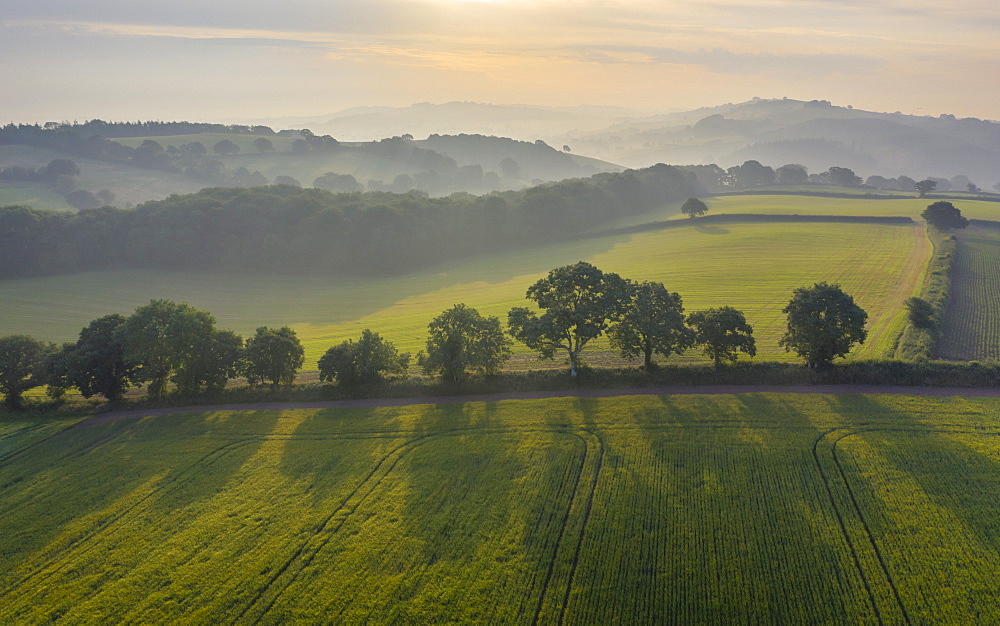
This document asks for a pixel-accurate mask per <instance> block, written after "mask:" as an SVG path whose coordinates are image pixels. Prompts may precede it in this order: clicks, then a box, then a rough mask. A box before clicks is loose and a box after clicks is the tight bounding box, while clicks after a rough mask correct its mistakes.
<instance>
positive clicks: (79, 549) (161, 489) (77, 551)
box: [0, 439, 254, 598]
mask: <svg viewBox="0 0 1000 626" xmlns="http://www.w3.org/2000/svg"><path fill="white" fill-rule="evenodd" d="M253 442H254V440H252V439H243V440H238V441H234V442H230V443H228V444H225V445H222V446H220V447H218V448H215V449H214V450H212V451H211V452H208V453H206V454H205V455H204V456H202V457H201V458H200V459H198V460H197V461H195V462H194V463H192V464H191V465H189V466H188V467H186V468H185V469H184V470H183V471H182V472H180V473H179V474H178V475H177V476H175V477H174V478H172V479H170V480H169V481H167V482H166V483H163V484H160V485H157V487H156V488H154V489H153V490H152V491H150V492H149V493H147V494H146V495H144V496H142V497H141V498H140V499H139V500H137V501H136V502H134V503H132V504H131V505H129V506H127V507H126V508H125V509H124V510H122V511H120V512H119V513H118V514H116V515H114V516H112V517H111V518H110V519H107V520H104V521H101V522H100V523H99V524H98V525H96V526H94V527H93V528H92V529H91V530H90V531H89V532H87V533H84V535H83V536H82V537H80V538H79V539H77V540H76V541H74V542H73V544H72V551H71V552H70V553H68V554H65V555H63V557H64V560H63V562H62V563H61V564H59V565H58V566H56V567H55V568H54V569H51V570H48V568H49V567H50V566H52V565H53V563H58V557H57V558H56V559H53V558H50V559H48V560H46V561H45V562H44V563H41V564H39V565H36V566H34V568H33V570H32V571H31V572H30V573H28V574H25V575H24V576H22V577H21V578H20V579H19V580H18V581H17V582H15V583H13V584H12V585H11V586H10V587H9V588H8V589H6V590H3V591H0V598H3V597H7V596H8V595H10V594H11V593H12V592H13V591H14V590H16V589H17V588H19V587H21V586H22V585H24V584H25V583H27V582H29V581H35V579H36V578H37V577H38V576H43V577H42V578H41V581H40V582H45V581H47V580H50V579H51V578H52V577H53V576H55V575H56V574H58V573H59V572H61V571H62V570H63V569H65V568H66V567H67V566H69V565H70V564H71V560H69V559H70V557H72V559H73V560H76V559H78V557H80V556H85V555H87V554H89V553H90V552H91V551H92V550H94V549H95V548H96V546H95V545H92V544H93V543H94V541H95V540H96V539H98V538H100V537H103V536H105V535H106V534H107V533H109V532H111V531H112V530H113V529H114V527H115V526H116V525H117V524H118V523H119V522H121V521H122V520H124V519H125V518H126V517H127V516H128V515H129V514H131V513H133V512H134V511H136V510H137V509H138V508H139V507H140V506H142V505H143V504H145V503H146V502H148V501H150V500H151V499H152V498H154V497H157V496H161V495H168V494H170V493H173V492H174V491H175V490H176V489H179V488H181V487H183V486H184V484H186V483H187V482H189V481H190V479H192V478H194V477H195V476H196V475H197V473H198V472H200V471H202V470H203V469H204V467H203V466H202V464H203V463H206V462H208V466H211V465H212V464H214V463H215V462H217V461H218V460H220V459H222V458H225V456H227V455H228V454H229V453H231V452H233V451H235V450H236V449H238V448H239V447H242V446H245V445H249V444H251V443H253ZM105 443H106V442H105ZM213 455H217V456H215V458H211V457H213ZM181 481H183V482H181ZM98 545H99V544H98ZM46 570H48V571H46ZM43 574H44V575H43ZM35 584H37V581H36V582H35Z"/></svg>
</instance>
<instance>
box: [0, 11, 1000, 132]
mask: <svg viewBox="0 0 1000 626" xmlns="http://www.w3.org/2000/svg"><path fill="white" fill-rule="evenodd" d="M998 33H1000V2H997V0H955V2H952V3H947V2H941V1H940V0H935V1H933V2H932V1H929V0H698V1H697V2H695V1H690V2H688V1H670V0H667V1H662V0H658V1H647V0H634V1H615V0H322V1H321V0H285V1H283V2H274V1H273V0H272V1H268V2H261V1H258V0H240V1H238V2H237V1H234V0H173V1H172V2H163V1H162V0H157V1H155V2H154V1H151V0H89V1H79V0H4V3H3V8H2V10H0V85H2V86H3V91H2V93H3V100H2V102H3V105H2V108H0V122H6V121H9V120H13V121H17V122H34V121H48V120H64V119H68V120H72V119H79V120H81V121H82V120H84V119H90V118H94V117H100V118H102V119H105V120H122V119H130V120H135V119H190V120H211V121H228V120H234V119H248V118H253V117H260V118H265V117H276V116H284V115H312V114H322V113H330V112H334V111H336V110H339V109H343V108H347V107H351V106H359V105H394V106H403V105H408V104H412V103H415V102H448V101H454V100H467V101H476V102H492V103H496V104H514V103H527V104H543V105H567V104H601V105H620V106H625V107H631V108H639V109H643V110H650V111H656V110H674V109H687V108H695V107H699V106H711V105H715V104H722V103H724V102H738V101H743V100H748V99H750V98H751V97H754V96H759V97H762V98H780V97H783V96H787V97H790V98H796V99H814V98H815V99H827V100H831V101H833V102H834V104H838V105H848V104H851V105H853V106H855V107H856V108H863V109H871V110H878V111H897V110H899V111H903V112H905V113H916V114H922V115H938V114H940V113H952V114H955V115H958V116H960V117H964V116H975V117H982V118H989V119H1000V81H998V80H997V77H998V75H1000V71H998V70H1000V37H998V36H997V35H998Z"/></svg>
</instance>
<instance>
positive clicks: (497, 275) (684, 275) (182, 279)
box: [0, 223, 930, 370]
mask: <svg viewBox="0 0 1000 626" xmlns="http://www.w3.org/2000/svg"><path fill="white" fill-rule="evenodd" d="M929 254H930V246H929V244H928V242H927V239H926V237H925V236H924V234H923V227H922V226H918V225H912V226H910V225H882V224H832V223H830V224H827V223H821V224H816V223H814V224H794V223H788V224H784V223H770V224H715V225H712V226H709V227H694V226H691V227H682V228H671V229H665V230H662V231H658V232H646V233H640V234H636V235H628V236H626V235H621V236H613V237H603V238H593V239H581V240H577V241H570V242H561V243H555V244H552V245H548V246H542V247H536V248H530V249H523V250H514V251H510V252H507V253H504V254H498V255H492V256H484V257H479V258H474V259H464V260H461V261H455V262H451V263H448V264H445V265H441V266H437V267H430V268H427V269H425V270H420V271H416V272H413V273H409V274H401V275H398V276H392V277H383V278H366V279H360V278H359V279H346V278H338V277H331V276H323V275H300V276H268V275H261V274H231V273H228V274H222V273H195V272H162V271H139V270H129V271H107V272H93V273H85V274H77V275H71V276H54V277H39V278H30V279H17V280H8V281H3V282H0V300H2V301H3V302H4V308H3V310H0V327H2V328H3V329H4V331H5V332H6V333H25V334H29V335H32V336H35V337H37V338H39V339H44V340H48V341H69V340H72V339H74V338H75V337H76V335H77V333H79V330H80V328H82V327H83V326H84V325H86V324H87V323H88V322H89V321H90V320H92V319H95V318H97V317H100V316H102V315H105V314H107V313H112V312H117V313H122V314H128V313H130V312H131V311H132V310H134V309H135V308H136V307H137V306H139V305H142V304H145V303H146V302H148V301H149V300H150V299H152V298H167V299H171V300H175V301H178V302H181V301H186V302H188V303H189V304H191V305H192V306H195V307H197V308H201V309H206V310H208V311H210V312H212V313H213V314H214V315H215V316H216V317H217V319H218V325H219V326H220V327H222V328H229V329H232V330H235V331H237V332H239V333H241V334H244V335H249V334H252V333H253V330H254V329H255V328H256V327H257V326H260V325H267V326H282V325H286V324H287V325H290V326H292V327H293V328H295V329H296V331H297V333H298V334H299V337H300V339H302V341H303V343H304V344H305V347H306V367H305V369H306V370H312V369H315V367H316V360H317V359H318V358H319V357H320V356H321V355H322V354H323V352H325V351H326V349H327V348H329V347H330V346H332V345H335V344H336V343H339V342H341V341H343V340H344V339H347V338H349V337H353V338H356V337H357V336H358V335H360V333H361V330H362V329H364V328H372V329H373V330H376V331H378V332H379V333H381V334H382V335H383V336H384V337H386V338H387V339H389V340H390V341H393V342H395V343H396V345H397V347H399V348H400V349H402V350H405V351H411V352H416V351H418V350H420V349H421V348H422V347H423V344H424V341H425V339H426V329H427V324H428V323H429V322H430V320H431V319H432V318H433V317H434V316H436V315H437V314H439V313H440V312H441V311H443V310H444V309H446V308H448V307H450V306H452V305H453V304H456V303H459V302H464V303H466V304H468V305H469V306H472V307H475V308H477V309H479V310H480V312H482V313H484V314H489V315H497V316H499V317H500V318H501V319H502V320H503V321H504V322H505V321H506V313H507V311H508V310H509V309H510V308H511V307H513V306H520V305H527V304H529V303H528V302H527V301H526V300H525V299H524V293H525V291H526V290H527V288H528V287H529V286H530V285H531V284H532V283H534V282H535V281H536V280H538V279H539V278H541V277H543V276H544V275H545V274H546V273H547V272H548V271H549V270H550V269H552V268H554V267H558V266H560V265H567V264H571V263H575V262H577V261H580V260H586V261H589V262H591V263H594V264H595V265H597V267H599V268H601V269H602V270H605V271H610V272H616V273H619V274H620V275H622V276H624V277H627V278H631V279H634V280H656V281H661V282H663V283H664V284H665V285H666V286H667V288H668V289H670V290H671V291H676V292H678V293H680V294H681V296H682V297H683V299H684V305H685V309H686V310H687V311H689V312H690V311H694V310H698V309H704V308H708V307H714V306H723V305H730V306H734V307H737V308H739V309H742V310H743V311H744V312H745V313H746V315H747V319H748V321H749V322H750V323H751V324H752V325H753V327H754V335H755V337H756V340H757V346H758V358H760V359H769V360H784V361H788V360H793V359H794V357H793V355H789V354H788V353H786V352H785V351H784V350H783V349H782V348H780V347H779V346H778V345H777V341H778V338H779V337H780V335H781V333H782V332H784V314H782V313H781V309H782V308H783V307H784V306H785V304H787V302H788V298H789V297H790V295H791V292H792V290H793V289H795V288H796V287H801V286H808V285H812V284H813V283H814V282H819V281H828V282H832V283H840V284H841V285H842V287H843V288H844V289H845V290H846V291H847V292H848V293H850V294H852V295H853V296H854V297H855V299H856V300H857V301H858V303H859V304H860V305H861V306H862V307H863V308H864V309H866V310H867V311H868V313H869V316H870V317H869V328H870V331H869V333H870V335H869V339H868V342H867V343H866V344H865V345H864V346H861V347H860V348H859V349H857V350H856V351H855V353H854V354H853V355H852V356H853V357H856V358H858V357H859V358H866V357H869V358H870V357H878V356H881V355H883V354H885V353H886V352H887V351H889V350H890V349H891V348H892V347H893V345H894V343H895V341H896V338H897V337H898V335H899V333H900V332H901V331H902V328H903V324H904V318H905V312H904V308H903V301H905V300H906V298H907V297H909V296H911V295H913V294H914V293H916V291H917V289H918V287H919V285H920V280H921V276H922V272H923V270H924V268H925V267H926V265H927V259H928V255H929ZM517 349H518V351H519V352H518V357H519V359H520V360H518V361H517V363H515V364H514V366H515V367H537V366H538V365H539V362H538V361H536V360H535V359H533V358H531V357H530V353H529V352H528V351H527V349H526V348H524V347H523V346H520V347H519V348H517ZM584 355H585V356H586V357H587V358H589V359H590V360H591V362H593V363H601V364H615V363H618V364H620V363H621V361H619V360H616V357H615V355H613V354H612V353H610V351H609V349H608V346H607V343H606V342H604V341H603V340H599V341H598V342H597V343H595V344H594V345H593V346H592V347H590V348H588V349H587V350H586V351H585V352H584ZM675 358H677V357H675ZM678 360H679V361H682V362H684V361H697V362H704V359H703V357H702V356H701V354H700V352H698V351H696V350H692V351H689V354H686V355H684V356H682V357H679V358H678Z"/></svg>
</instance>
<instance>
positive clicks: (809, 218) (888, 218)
mask: <svg viewBox="0 0 1000 626" xmlns="http://www.w3.org/2000/svg"><path fill="white" fill-rule="evenodd" d="M758 223H760V224H775V223H779V224H780V223H789V224H800V223H801V224H815V223H833V224H890V225H903V224H913V223H914V221H913V218H911V217H907V216H904V215H899V216H892V215H798V214H788V215H782V214H773V213H717V214H714V215H703V216H702V217H689V218H685V219H676V220H659V221H656V222H646V223H644V224H636V225H635V226H624V227H622V228H610V229H607V230H599V231H595V232H591V233H584V234H581V235H577V236H575V237H574V239H598V238H601V237H614V236H617V235H632V234H636V233H642V232H648V231H651V230H664V229H667V228H681V227H684V226H699V225H705V224H758Z"/></svg>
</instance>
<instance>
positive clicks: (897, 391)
mask: <svg viewBox="0 0 1000 626" xmlns="http://www.w3.org/2000/svg"><path fill="white" fill-rule="evenodd" d="M745 393H786V394H825V395H829V394H866V395H901V396H944V397H950V396H960V397H968V398H995V397H1000V387H906V386H892V385H669V386H655V387H639V388H632V387H629V388H624V389H621V388H619V389H576V390H557V391H519V392H509V393H497V394H479V395H466V396H417V397H408V398H368V399H363V400H326V401H319V402H261V403H233V404H220V405H205V406H199V405H191V406H180V407H160V408H151V409H133V410H127V411H109V412H107V413H98V414H96V415H94V416H93V417H90V418H87V419H84V420H82V421H80V422H78V423H77V424H75V425H73V426H70V427H69V428H68V429H67V430H73V429H76V428H89V427H92V426H98V425H101V424H107V423H111V422H119V421H123V420H129V419H139V418H144V417H163V416H167V415H180V414H184V413H208V412H214V411H291V410H299V409H352V408H388V407H398V406H409V405H420V404H464V403H468V402H500V401H504V400H545V399H549V398H614V397H619V396H672V395H733V394H745ZM60 432H63V431H60Z"/></svg>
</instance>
